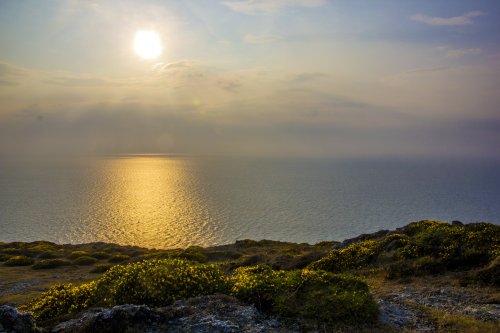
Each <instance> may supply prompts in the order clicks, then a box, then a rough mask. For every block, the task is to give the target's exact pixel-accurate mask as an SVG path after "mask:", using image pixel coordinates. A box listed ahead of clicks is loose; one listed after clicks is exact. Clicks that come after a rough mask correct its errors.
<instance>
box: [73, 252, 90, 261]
mask: <svg viewBox="0 0 500 333" xmlns="http://www.w3.org/2000/svg"><path fill="white" fill-rule="evenodd" d="M88 255H89V254H88V253H87V252H86V251H73V252H71V253H70V254H69V255H68V258H69V259H76V258H78V257H82V256H88Z"/></svg>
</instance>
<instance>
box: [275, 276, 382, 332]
mask: <svg viewBox="0 0 500 333" xmlns="http://www.w3.org/2000/svg"><path fill="white" fill-rule="evenodd" d="M291 274H292V275H296V277H292V278H289V280H292V281H297V280H298V281H299V287H298V288H297V289H293V290H288V291H287V292H285V293H281V294H279V295H278V296H277V297H276V301H275V302H276V305H275V307H276V310H277V311H276V312H278V313H279V314H281V315H285V316H289V317H300V318H308V319H314V320H319V321H321V322H326V323H328V322H330V323H333V322H344V323H350V324H353V323H373V322H375V321H376V320H377V317H378V306H377V303H376V302H375V301H374V299H373V297H372V296H371V295H370V292H369V289H368V286H367V285H366V283H365V282H363V281H361V280H360V279H358V278H356V277H354V276H350V275H342V274H331V273H327V272H324V271H312V270H308V269H304V270H302V271H296V272H293V273H291Z"/></svg>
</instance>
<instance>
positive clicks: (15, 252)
mask: <svg viewBox="0 0 500 333" xmlns="http://www.w3.org/2000/svg"><path fill="white" fill-rule="evenodd" d="M0 253H2V254H10V255H20V254H21V253H22V252H21V250H20V249H18V248H15V247H7V248H4V249H1V250H0Z"/></svg>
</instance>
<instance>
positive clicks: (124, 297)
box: [98, 259, 227, 306]
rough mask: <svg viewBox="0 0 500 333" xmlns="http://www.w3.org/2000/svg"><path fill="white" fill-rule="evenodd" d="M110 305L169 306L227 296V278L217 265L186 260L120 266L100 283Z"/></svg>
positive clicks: (102, 297) (155, 261)
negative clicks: (201, 297) (200, 298)
mask: <svg viewBox="0 0 500 333" xmlns="http://www.w3.org/2000/svg"><path fill="white" fill-rule="evenodd" d="M98 286H99V292H100V298H101V299H102V300H104V301H105V303H106V304H107V305H114V304H124V303H136V304H147V305H152V306H159V305H166V304H170V303H172V302H174V301H175V300H178V299H186V298H189V297H195V296H200V295H207V294H213V293H217V292H223V291H225V290H226V288H227V284H226V278H225V277H224V275H223V274H222V272H221V271H220V269H219V268H218V267H217V266H216V265H202V264H194V263H190V262H188V261H186V260H182V259H162V260H147V261H142V262H138V263H131V264H127V265H118V266H114V267H112V268H111V269H110V270H108V271H107V272H106V273H105V274H104V275H103V276H102V277H101V278H100V279H99V280H98Z"/></svg>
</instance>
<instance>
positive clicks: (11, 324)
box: [0, 305, 40, 333]
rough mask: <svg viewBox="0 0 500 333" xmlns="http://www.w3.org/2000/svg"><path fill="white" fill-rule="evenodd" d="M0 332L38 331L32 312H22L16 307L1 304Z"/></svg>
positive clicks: (34, 332)
mask: <svg viewBox="0 0 500 333" xmlns="http://www.w3.org/2000/svg"><path fill="white" fill-rule="evenodd" d="M0 332H7V333H38V332H40V329H39V328H37V327H36V325H35V320H34V319H33V316H32V315H31V313H20V312H19V311H17V309H16V308H14V307H11V306H8V305H3V306H0Z"/></svg>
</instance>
